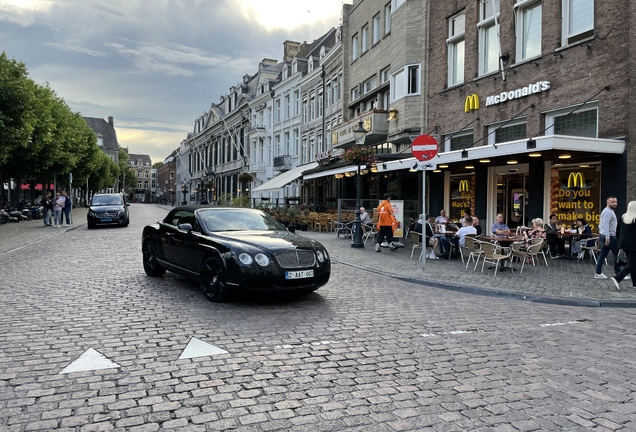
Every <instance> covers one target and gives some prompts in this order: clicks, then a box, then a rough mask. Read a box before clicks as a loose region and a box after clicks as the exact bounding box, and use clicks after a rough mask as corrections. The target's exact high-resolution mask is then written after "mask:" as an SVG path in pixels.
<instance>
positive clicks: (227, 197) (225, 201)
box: [217, 193, 232, 206]
mask: <svg viewBox="0 0 636 432" xmlns="http://www.w3.org/2000/svg"><path fill="white" fill-rule="evenodd" d="M217 202H218V204H219V205H221V206H229V205H232V194H231V193H226V194H221V195H219V199H218V200H217Z"/></svg>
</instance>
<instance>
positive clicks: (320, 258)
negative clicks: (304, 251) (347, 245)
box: [316, 251, 325, 263]
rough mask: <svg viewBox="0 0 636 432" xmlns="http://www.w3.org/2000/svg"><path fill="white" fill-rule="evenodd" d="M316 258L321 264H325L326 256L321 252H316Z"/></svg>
mask: <svg viewBox="0 0 636 432" xmlns="http://www.w3.org/2000/svg"><path fill="white" fill-rule="evenodd" d="M316 256H317V257H318V261H320V262H321V263H323V262H325V256H324V255H323V253H322V252H321V251H316Z"/></svg>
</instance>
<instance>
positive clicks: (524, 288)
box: [296, 231, 636, 307]
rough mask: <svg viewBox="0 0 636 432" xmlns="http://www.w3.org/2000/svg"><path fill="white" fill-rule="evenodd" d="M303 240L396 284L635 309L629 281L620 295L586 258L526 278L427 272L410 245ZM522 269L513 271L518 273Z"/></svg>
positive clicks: (527, 272) (445, 267)
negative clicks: (359, 246)
mask: <svg viewBox="0 0 636 432" xmlns="http://www.w3.org/2000/svg"><path fill="white" fill-rule="evenodd" d="M296 233H297V234H299V235H302V236H304V237H308V238H312V239H316V240H318V241H319V242H321V243H322V244H323V245H324V246H325V247H326V248H327V251H328V252H329V254H330V255H331V258H332V259H333V260H334V261H335V262H337V263H342V264H346V265H349V266H352V267H356V268H360V269H364V270H367V271H370V272H374V273H378V274H382V275H387V276H390V277H393V278H395V279H399V280H403V281H408V282H413V283H419V284H425V285H429V286H434V287H438V288H444V289H449V290H454V291H461V292H465V293H472V294H480V295H488V296H494V297H505V298H513V299H519V300H527V301H533V302H542V303H555V304H563V305H576V306H588V307H601V306H602V307H636V288H633V287H632V284H631V281H630V280H626V281H623V283H622V284H621V291H617V290H616V288H615V287H614V284H613V283H612V281H611V280H610V279H594V271H595V264H594V261H593V260H592V261H590V259H589V258H588V257H587V255H586V257H585V259H584V260H583V261H577V260H566V259H557V260H551V259H550V258H549V257H548V266H547V267H546V265H545V262H544V261H543V257H540V263H539V265H538V266H537V267H533V266H532V265H528V264H526V265H525V267H524V269H523V273H521V274H519V271H514V272H511V271H504V272H497V276H496V277H495V276H494V273H495V272H494V270H487V268H488V265H486V267H485V268H484V272H483V273H481V261H480V263H479V265H478V266H477V270H476V271H473V267H474V264H471V265H470V266H469V267H468V269H466V268H465V267H466V264H462V261H461V259H451V260H426V268H425V270H424V271H423V270H422V262H421V261H418V260H417V257H418V256H419V253H420V251H421V249H415V253H414V254H413V259H410V256H411V249H412V247H413V244H412V243H411V241H410V240H406V247H405V248H400V249H398V250H396V251H394V252H392V251H390V250H389V249H387V248H382V249H381V251H382V252H381V253H378V252H375V251H374V250H373V243H372V239H369V241H368V242H367V244H366V246H365V247H364V248H363V249H354V248H352V247H351V239H345V238H343V237H342V236H341V237H340V238H337V237H336V236H335V234H334V233H332V232H329V233H321V232H312V231H303V232H300V231H297V232H296ZM612 262H613V255H611V254H610V258H609V259H608V263H609V264H610V265H609V266H605V267H604V268H603V271H604V273H605V275H606V276H608V277H611V276H613V273H614V272H613V266H612ZM520 267H521V266H520V264H518V263H515V264H514V268H515V269H517V270H519V269H520Z"/></svg>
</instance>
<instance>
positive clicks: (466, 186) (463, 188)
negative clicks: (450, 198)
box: [459, 180, 470, 192]
mask: <svg viewBox="0 0 636 432" xmlns="http://www.w3.org/2000/svg"><path fill="white" fill-rule="evenodd" d="M459 191H460V192H470V182H469V181H468V180H460V181H459Z"/></svg>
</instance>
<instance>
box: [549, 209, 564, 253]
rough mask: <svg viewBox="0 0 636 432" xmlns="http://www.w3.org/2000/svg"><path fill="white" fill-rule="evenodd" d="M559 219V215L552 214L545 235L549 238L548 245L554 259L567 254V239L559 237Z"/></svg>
mask: <svg viewBox="0 0 636 432" xmlns="http://www.w3.org/2000/svg"><path fill="white" fill-rule="evenodd" d="M558 222H559V220H558V219H557V215H555V214H551V215H550V222H549V223H547V224H545V226H544V229H545V236H546V238H547V239H548V247H549V248H550V255H552V259H559V258H562V257H563V256H565V239H564V238H559V224H558Z"/></svg>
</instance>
